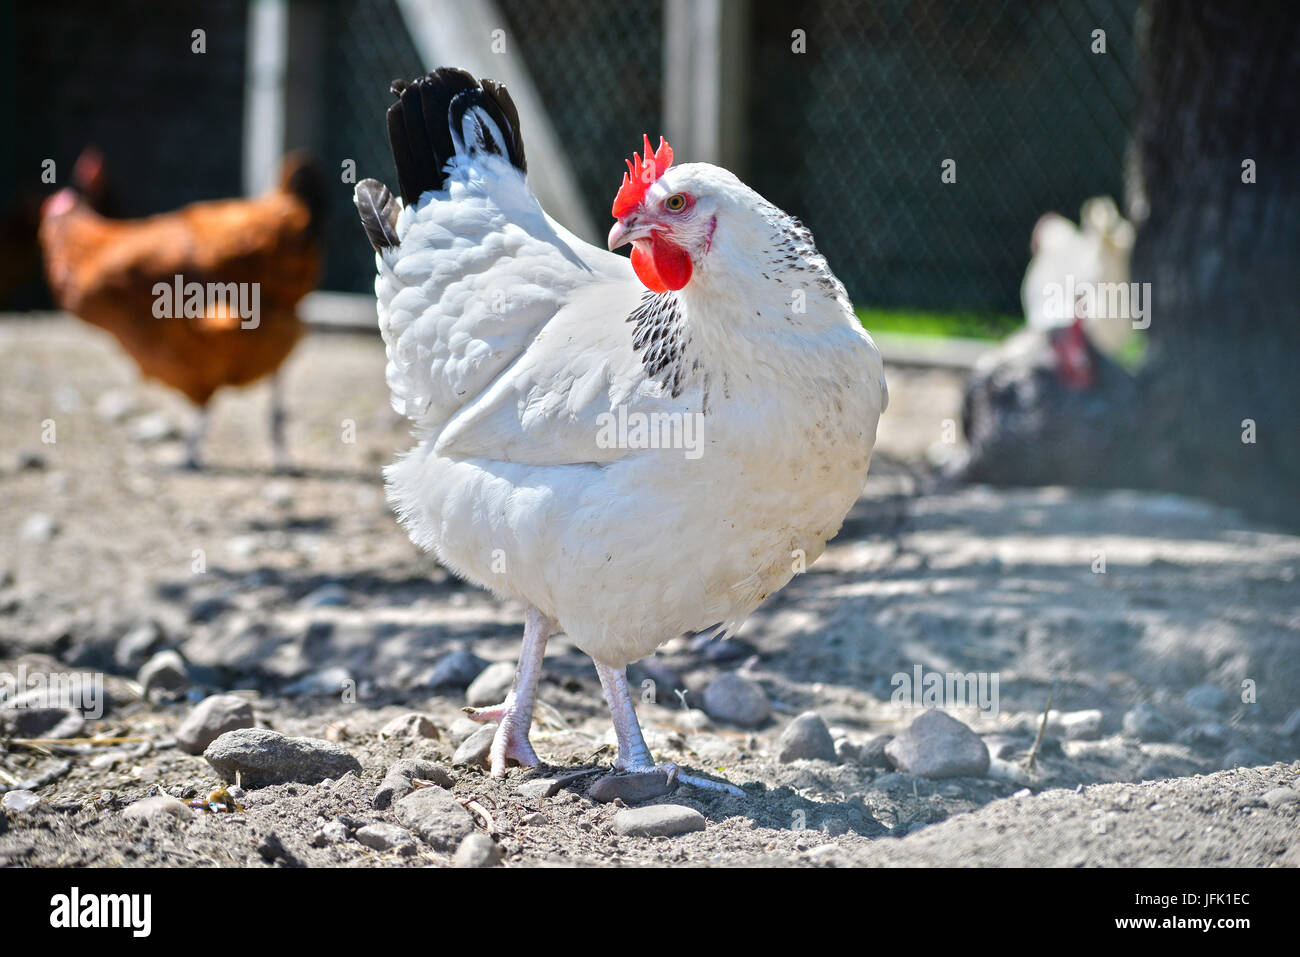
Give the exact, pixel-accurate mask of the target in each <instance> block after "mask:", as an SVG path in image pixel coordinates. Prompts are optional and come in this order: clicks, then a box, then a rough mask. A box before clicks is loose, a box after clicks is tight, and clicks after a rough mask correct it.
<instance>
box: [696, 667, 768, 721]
mask: <svg viewBox="0 0 1300 957" xmlns="http://www.w3.org/2000/svg"><path fill="white" fill-rule="evenodd" d="M704 710H705V711H706V712H708V715H709V717H711V718H713V719H714V720H717V721H727V722H729V723H731V724H735V725H739V726H740V727H742V728H757V727H758V726H759V725H761V724H762V723H763V722H764V721H766V720H767V719H768V716H769V715H770V714H771V713H772V707H771V705H769V704H768V702H767V695H765V694H764V693H763V689H762V688H760V687H759V686H758V685H756V684H755V683H754V682H752V681H750V680H749V679H748V678H742V677H741V676H740V675H738V674H735V673H734V672H733V673H728V674H725V675H722V676H721V677H720V678H717V679H716V680H714V681H712V682H710V683H709V686H708V687H707V688H705V689H704Z"/></svg>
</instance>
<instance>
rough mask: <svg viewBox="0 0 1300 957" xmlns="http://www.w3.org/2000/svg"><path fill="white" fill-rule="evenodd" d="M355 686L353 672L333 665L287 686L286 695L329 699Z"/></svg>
mask: <svg viewBox="0 0 1300 957" xmlns="http://www.w3.org/2000/svg"><path fill="white" fill-rule="evenodd" d="M355 686H356V682H355V681H354V680H353V678H352V672H350V671H348V669H347V668H344V667H343V666H342V665H331V666H330V667H328V668H322V669H321V670H320V671H313V672H312V673H311V674H309V675H304V676H303V677H301V678H299V679H298V680H297V681H294V682H292V683H291V684H288V685H285V688H284V693H285V694H287V695H290V696H292V697H311V698H316V697H329V696H337V695H341V694H343V692H344V690H346V689H348V688H352V687H355Z"/></svg>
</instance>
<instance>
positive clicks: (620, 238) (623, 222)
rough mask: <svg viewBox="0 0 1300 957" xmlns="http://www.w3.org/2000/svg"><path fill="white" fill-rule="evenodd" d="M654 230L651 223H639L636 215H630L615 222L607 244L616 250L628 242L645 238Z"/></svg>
mask: <svg viewBox="0 0 1300 957" xmlns="http://www.w3.org/2000/svg"><path fill="white" fill-rule="evenodd" d="M652 231H653V227H652V226H651V225H650V224H649V223H638V222H637V221H636V218H635V217H632V216H629V217H627V218H626V219H620V220H618V221H617V222H615V223H614V226H613V228H611V229H610V231H609V238H608V239H607V240H606V241H605V245H606V246H607V247H608V248H609V249H610V250H615V249H618V247H619V246H623V245H626V244H627V243H631V242H636V241H637V240H638V239H645V238H646V237H648V236H649V235H650V233H651V232H652Z"/></svg>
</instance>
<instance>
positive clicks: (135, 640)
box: [113, 621, 167, 670]
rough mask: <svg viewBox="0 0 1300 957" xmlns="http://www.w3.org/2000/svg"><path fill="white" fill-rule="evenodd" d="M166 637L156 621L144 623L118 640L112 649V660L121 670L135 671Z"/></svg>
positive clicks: (159, 646) (158, 647)
mask: <svg viewBox="0 0 1300 957" xmlns="http://www.w3.org/2000/svg"><path fill="white" fill-rule="evenodd" d="M166 640H167V639H166V636H165V635H164V634H163V631H162V628H160V627H159V625H158V623H157V622H156V621H144V622H141V623H140V624H138V625H136V626H135V627H134V628H132V629H131V630H130V631H128V632H127V633H126V634H125V635H123V636H122V637H121V638H119V639H118V641H117V645H116V646H114V648H113V660H114V661H115V662H116V663H117V666H118V667H119V668H122V669H128V670H131V669H137V668H139V667H140V666H141V665H143V664H144V663H145V662H146V661H148V660H149V656H150V655H152V654H153V653H154V652H156V651H158V650H159V649H160V648H161V647H162V645H163V644H164V643H165V642H166Z"/></svg>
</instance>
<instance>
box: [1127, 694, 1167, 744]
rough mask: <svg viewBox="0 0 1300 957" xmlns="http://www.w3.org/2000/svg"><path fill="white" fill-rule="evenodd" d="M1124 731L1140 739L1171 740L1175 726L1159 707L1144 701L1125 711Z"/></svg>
mask: <svg viewBox="0 0 1300 957" xmlns="http://www.w3.org/2000/svg"><path fill="white" fill-rule="evenodd" d="M1124 733H1125V734H1127V735H1129V736H1131V737H1134V738H1137V739H1138V740H1139V741H1171V740H1173V737H1174V726H1173V723H1172V722H1171V721H1170V720H1169V719H1168V718H1166V717H1165V716H1164V715H1163V714H1162V713H1161V712H1160V710H1159V709H1158V708H1156V707H1155V706H1154V705H1150V704H1147V703H1146V702H1143V703H1142V704H1139V705H1136V706H1134V707H1132V708H1130V709H1129V710H1128V711H1127V712H1125V714H1124Z"/></svg>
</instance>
